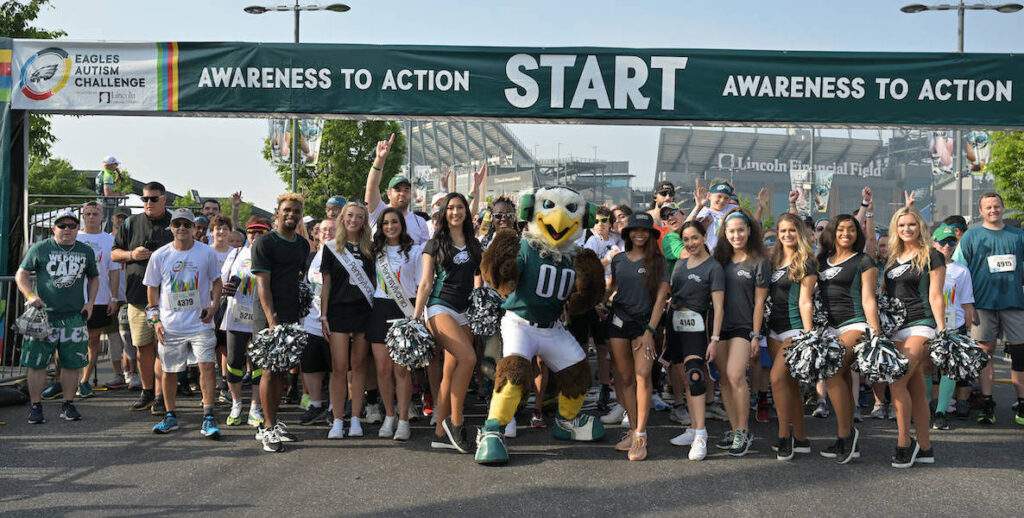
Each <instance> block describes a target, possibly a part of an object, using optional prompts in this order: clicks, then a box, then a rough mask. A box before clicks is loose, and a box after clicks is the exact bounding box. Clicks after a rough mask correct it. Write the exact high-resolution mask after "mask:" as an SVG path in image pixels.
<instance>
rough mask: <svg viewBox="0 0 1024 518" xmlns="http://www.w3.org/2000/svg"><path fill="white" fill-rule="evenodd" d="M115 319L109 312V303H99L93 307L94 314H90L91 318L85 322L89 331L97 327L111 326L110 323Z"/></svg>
mask: <svg viewBox="0 0 1024 518" xmlns="http://www.w3.org/2000/svg"><path fill="white" fill-rule="evenodd" d="M113 321H114V317H112V316H110V315H108V314H107V305H106V304H103V305H98V306H93V307H92V315H89V320H88V321H87V322H86V323H85V327H86V328H88V329H89V331H95V330H97V329H106V328H108V327H110V324H111V323H112V322H113Z"/></svg>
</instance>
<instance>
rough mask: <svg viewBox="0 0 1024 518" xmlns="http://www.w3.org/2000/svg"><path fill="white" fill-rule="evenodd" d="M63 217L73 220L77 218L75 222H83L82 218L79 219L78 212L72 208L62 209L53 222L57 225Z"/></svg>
mask: <svg viewBox="0 0 1024 518" xmlns="http://www.w3.org/2000/svg"><path fill="white" fill-rule="evenodd" d="M62 219H73V220H75V223H81V222H82V220H80V219H78V214H75V213H74V212H72V211H70V210H65V211H61V212H59V213H57V217H55V218H53V224H54V225H56V224H57V222H58V221H60V220H62Z"/></svg>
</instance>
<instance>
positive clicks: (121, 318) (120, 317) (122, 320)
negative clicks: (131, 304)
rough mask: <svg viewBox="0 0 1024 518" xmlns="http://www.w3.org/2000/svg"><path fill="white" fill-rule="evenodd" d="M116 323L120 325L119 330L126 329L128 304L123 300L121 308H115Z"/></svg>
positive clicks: (127, 328)
mask: <svg viewBox="0 0 1024 518" xmlns="http://www.w3.org/2000/svg"><path fill="white" fill-rule="evenodd" d="M117 324H118V325H119V326H121V330H123V331H128V330H129V329H130V328H129V327H128V304H125V303H124V301H122V302H121V309H119V310H117Z"/></svg>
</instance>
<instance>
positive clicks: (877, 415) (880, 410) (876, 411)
mask: <svg viewBox="0 0 1024 518" xmlns="http://www.w3.org/2000/svg"><path fill="white" fill-rule="evenodd" d="M886 410H887V409H886V407H885V405H884V404H875V406H874V407H872V408H871V413H870V414H868V417H870V418H872V419H885V415H886V414H887V413H888V412H887V411H886Z"/></svg>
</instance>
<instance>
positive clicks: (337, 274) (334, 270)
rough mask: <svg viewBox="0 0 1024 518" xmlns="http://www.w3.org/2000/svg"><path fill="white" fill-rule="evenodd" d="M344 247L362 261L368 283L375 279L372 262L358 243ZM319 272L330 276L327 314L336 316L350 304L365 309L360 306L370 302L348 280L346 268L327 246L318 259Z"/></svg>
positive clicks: (347, 308)
mask: <svg viewBox="0 0 1024 518" xmlns="http://www.w3.org/2000/svg"><path fill="white" fill-rule="evenodd" d="M345 248H347V249H348V251H349V252H350V253H351V254H352V257H355V258H356V260H358V261H359V262H360V263H362V265H363V271H364V272H366V276H367V277H368V278H369V279H370V283H373V282H374V280H376V279H377V272H376V269H375V266H374V262H373V261H371V260H370V259H369V258H368V257H365V256H363V254H362V252H360V251H359V245H356V244H353V243H345ZM320 273H325V274H328V275H330V276H331V294H330V298H329V299H328V304H327V314H328V315H331V316H338V315H339V314H341V313H342V312H344V311H347V310H349V309H350V308H352V306H360V309H361V310H363V311H365V310H366V308H365V307H362V306H368V305H369V304H370V303H369V302H367V300H366V296H365V295H363V292H362V290H360V289H359V286H356V285H355V284H352V283H351V282H349V275H348V270H346V269H345V267H344V266H342V265H341V263H340V262H338V258H337V257H334V252H332V251H331V250H330V249H329V248H325V249H324V257H323V259H321V260H320ZM371 296H372V294H371Z"/></svg>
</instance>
